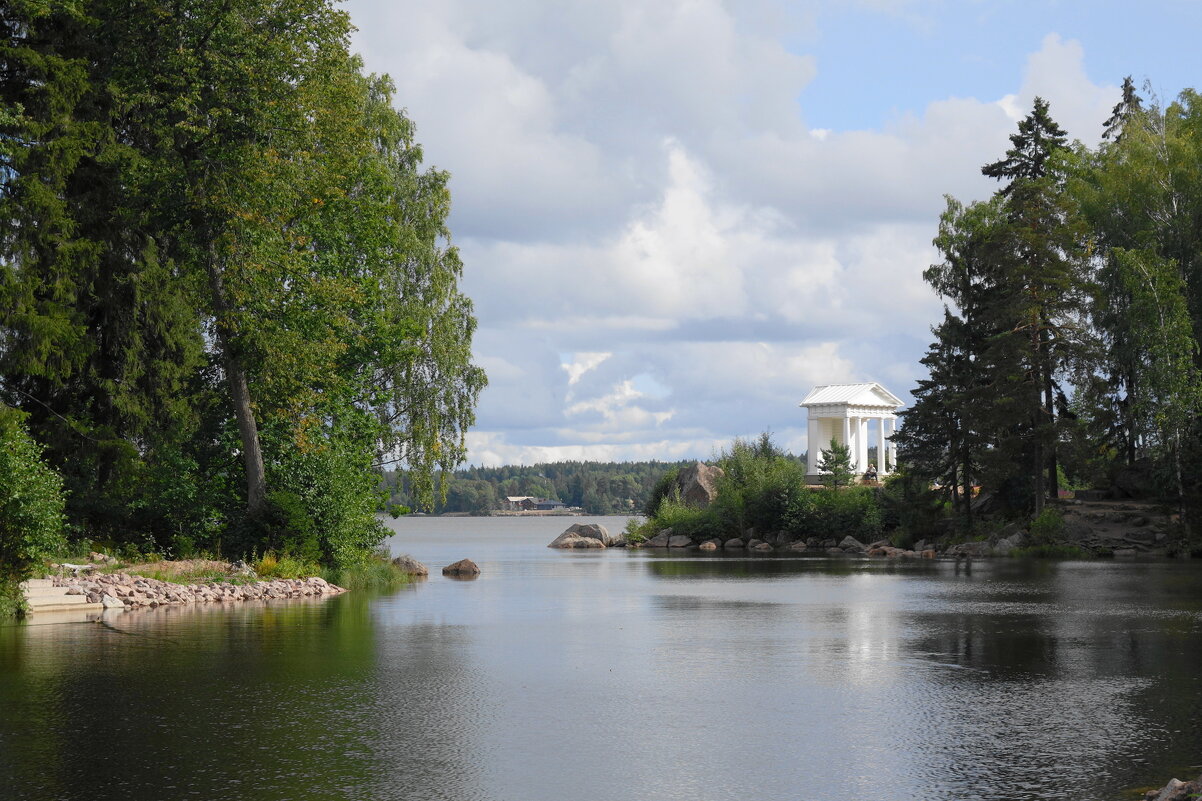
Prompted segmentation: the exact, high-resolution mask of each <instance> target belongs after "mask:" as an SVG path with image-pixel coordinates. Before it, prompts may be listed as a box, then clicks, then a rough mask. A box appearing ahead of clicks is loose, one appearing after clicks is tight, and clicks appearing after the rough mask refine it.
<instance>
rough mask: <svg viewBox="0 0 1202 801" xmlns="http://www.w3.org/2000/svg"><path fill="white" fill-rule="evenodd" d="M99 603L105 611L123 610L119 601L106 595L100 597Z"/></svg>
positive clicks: (123, 605) (123, 606)
mask: <svg viewBox="0 0 1202 801" xmlns="http://www.w3.org/2000/svg"><path fill="white" fill-rule="evenodd" d="M100 603H101V604H103V605H104V608H105V609H124V608H125V604H123V603H121V602H120V601H118V600H117V599H116V598H114V597H113V596H111V595H109V594H108V593H105V594H104V595H101V596H100Z"/></svg>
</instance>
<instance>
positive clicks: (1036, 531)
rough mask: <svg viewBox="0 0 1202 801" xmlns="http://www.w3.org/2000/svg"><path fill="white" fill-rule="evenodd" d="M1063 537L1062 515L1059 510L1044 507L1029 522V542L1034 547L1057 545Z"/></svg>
mask: <svg viewBox="0 0 1202 801" xmlns="http://www.w3.org/2000/svg"><path fill="white" fill-rule="evenodd" d="M1063 535H1064V515H1062V514H1061V513H1060V510H1059V509H1056V508H1055V507H1052V506H1045V507H1044V508H1043V511H1041V512H1040V513H1039V514H1038V515H1036V517H1035V519H1034V520H1032V521H1031V540H1032V542H1034V544H1035V545H1057V544H1059V543H1060V540H1061V538H1062V537H1063Z"/></svg>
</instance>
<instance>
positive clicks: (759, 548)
mask: <svg viewBox="0 0 1202 801" xmlns="http://www.w3.org/2000/svg"><path fill="white" fill-rule="evenodd" d="M751 550H753V551H760V552H761V553H766V552H768V551H771V550H774V549H773V547H772V544H771V543H768V542H761V543H760V544H759V545H756V546H755V547H754V548H752V549H751Z"/></svg>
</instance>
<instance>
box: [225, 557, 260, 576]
mask: <svg viewBox="0 0 1202 801" xmlns="http://www.w3.org/2000/svg"><path fill="white" fill-rule="evenodd" d="M230 575H231V576H242V577H244V578H255V576H257V575H258V573H256V572H255V569H254V568H253V567H251V566H250V565H248V564H247V563H246V562H244V561H242V560H241V559H239V560H238V561H237V562H234V563H233V564H232V565H230Z"/></svg>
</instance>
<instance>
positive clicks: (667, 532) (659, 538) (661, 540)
mask: <svg viewBox="0 0 1202 801" xmlns="http://www.w3.org/2000/svg"><path fill="white" fill-rule="evenodd" d="M671 539H672V529H670V528H666V529H664V530H663V531H661V532H660V533H658V534H656V535H655V536H654V537H652V538H651V539H649V540H647V545H650V546H651V547H652V548H667V547H668V541H669V540H671Z"/></svg>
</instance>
